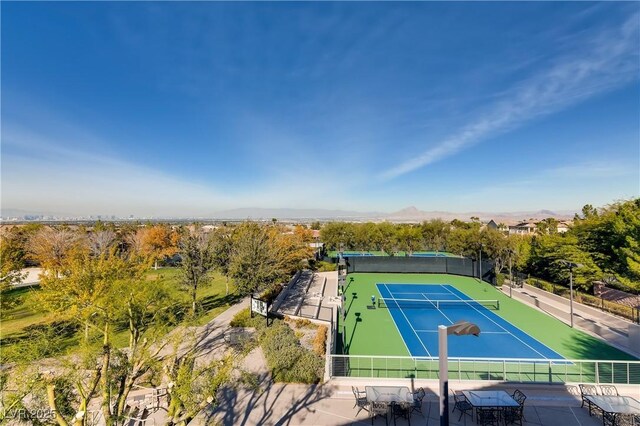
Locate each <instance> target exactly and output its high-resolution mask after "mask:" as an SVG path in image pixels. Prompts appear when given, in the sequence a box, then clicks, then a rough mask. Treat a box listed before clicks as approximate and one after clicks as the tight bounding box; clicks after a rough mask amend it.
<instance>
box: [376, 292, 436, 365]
mask: <svg viewBox="0 0 640 426" xmlns="http://www.w3.org/2000/svg"><path fill="white" fill-rule="evenodd" d="M383 285H384V288H386V289H387V292H388V293H389V294H390V295H391V298H392V299H393V300H394V301H395V300H396V298H395V297H393V293H392V292H391V290H389V287H387V285H386V284H383ZM396 304H397V303H396ZM398 309H400V312H402V316H403V317H404V319H405V320H406V321H407V324H409V327H411V330H413V334H415V335H416V337H417V338H418V341H419V342H420V344H421V345H422V347H423V348H424V350H425V351H427V355H429V356H431V352H429V349H427V347H426V346H425V345H424V343H423V342H422V339H421V338H420V336H418V333H416V329H415V328H413V325H411V321H409V318H407V316H406V315H405V313H404V311H403V310H402V308H401V307H400V305H398ZM391 317H393V315H391ZM393 322H394V323H395V320H394V321H393ZM396 328H398V324H396ZM398 332H400V330H399V329H398ZM400 336H402V333H400ZM402 341H404V339H402ZM404 345H405V346H407V343H406V342H405V343H404ZM407 350H409V348H408V347H407ZM409 353H411V351H409Z"/></svg>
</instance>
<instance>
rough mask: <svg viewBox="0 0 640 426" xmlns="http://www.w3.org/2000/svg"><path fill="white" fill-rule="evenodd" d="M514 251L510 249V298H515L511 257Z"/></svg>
mask: <svg viewBox="0 0 640 426" xmlns="http://www.w3.org/2000/svg"><path fill="white" fill-rule="evenodd" d="M512 256H513V250H511V249H509V297H510V298H513V274H512V273H511V271H512V270H511V257H512Z"/></svg>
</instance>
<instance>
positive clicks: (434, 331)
mask: <svg viewBox="0 0 640 426" xmlns="http://www.w3.org/2000/svg"><path fill="white" fill-rule="evenodd" d="M416 331H417V332H418V333H437V332H438V330H418V329H416ZM482 334H511V333H509V332H508V331H483V332H482Z"/></svg>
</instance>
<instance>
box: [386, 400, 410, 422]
mask: <svg viewBox="0 0 640 426" xmlns="http://www.w3.org/2000/svg"><path fill="white" fill-rule="evenodd" d="M411 411H412V410H411V405H409V404H406V403H405V404H396V403H391V414H392V415H393V424H394V426H395V424H396V419H398V418H403V419H407V422H408V423H409V426H411Z"/></svg>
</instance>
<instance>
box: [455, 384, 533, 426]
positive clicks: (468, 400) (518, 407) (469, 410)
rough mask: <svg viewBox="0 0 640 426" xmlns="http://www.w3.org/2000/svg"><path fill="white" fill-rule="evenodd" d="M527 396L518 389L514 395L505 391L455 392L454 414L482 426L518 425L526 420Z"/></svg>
mask: <svg viewBox="0 0 640 426" xmlns="http://www.w3.org/2000/svg"><path fill="white" fill-rule="evenodd" d="M526 399H527V397H526V395H525V394H524V393H522V392H521V391H520V390H518V389H516V390H515V391H514V392H513V394H509V393H507V392H506V391H504V390H463V391H453V400H454V404H453V412H455V411H456V410H458V411H460V418H459V419H458V421H460V420H461V419H462V417H463V416H465V415H469V416H471V419H472V420H473V419H474V412H475V420H476V422H477V423H478V424H480V425H495V426H498V425H499V424H505V425H508V424H518V425H522V420H523V419H524V401H525V400H526Z"/></svg>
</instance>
